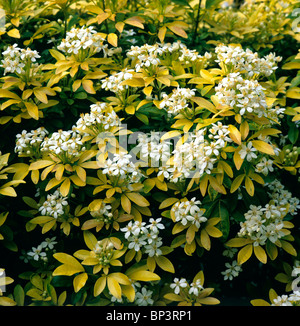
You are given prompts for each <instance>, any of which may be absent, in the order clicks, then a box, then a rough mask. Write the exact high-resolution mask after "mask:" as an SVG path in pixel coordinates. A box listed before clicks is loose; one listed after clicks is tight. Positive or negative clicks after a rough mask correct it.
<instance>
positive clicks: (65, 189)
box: [59, 178, 71, 197]
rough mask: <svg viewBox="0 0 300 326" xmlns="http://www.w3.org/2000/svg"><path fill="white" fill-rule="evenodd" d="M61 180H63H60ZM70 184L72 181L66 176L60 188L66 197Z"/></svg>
mask: <svg viewBox="0 0 300 326" xmlns="http://www.w3.org/2000/svg"><path fill="white" fill-rule="evenodd" d="M59 181H61V180H59ZM70 186H71V181H70V179H69V178H65V180H64V182H63V183H62V184H61V186H60V188H59V191H60V193H61V194H62V195H63V196H64V197H66V196H68V193H69V191H70Z"/></svg>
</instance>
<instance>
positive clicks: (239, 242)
mask: <svg viewBox="0 0 300 326" xmlns="http://www.w3.org/2000/svg"><path fill="white" fill-rule="evenodd" d="M251 242H252V240H250V239H246V238H233V239H230V240H229V241H227V242H226V243H225V245H226V246H227V247H243V246H245V245H246V244H249V243H251Z"/></svg>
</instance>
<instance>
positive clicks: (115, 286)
mask: <svg viewBox="0 0 300 326" xmlns="http://www.w3.org/2000/svg"><path fill="white" fill-rule="evenodd" d="M107 286H108V289H109V291H110V293H111V294H112V295H113V296H114V297H116V298H117V299H121V296H122V289H121V286H120V284H119V282H118V281H116V279H115V278H114V277H111V276H110V275H109V276H108V277H107Z"/></svg>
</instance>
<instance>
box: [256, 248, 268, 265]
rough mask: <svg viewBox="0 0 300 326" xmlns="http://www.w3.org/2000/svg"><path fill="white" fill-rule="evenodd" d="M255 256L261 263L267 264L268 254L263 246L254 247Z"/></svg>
mask: <svg viewBox="0 0 300 326" xmlns="http://www.w3.org/2000/svg"><path fill="white" fill-rule="evenodd" d="M254 254H255V256H256V257H257V259H258V260H259V261H261V262H262V263H263V264H266V262H267V254H266V252H265V250H264V249H263V248H262V247H261V246H255V247H254Z"/></svg>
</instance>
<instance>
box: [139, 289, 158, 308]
mask: <svg viewBox="0 0 300 326" xmlns="http://www.w3.org/2000/svg"><path fill="white" fill-rule="evenodd" d="M152 293H153V291H150V290H147V288H146V287H142V288H141V292H137V293H136V294H135V303H136V304H137V305H138V306H149V305H152V304H153V303H154V300H153V299H152V298H151V296H152Z"/></svg>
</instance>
